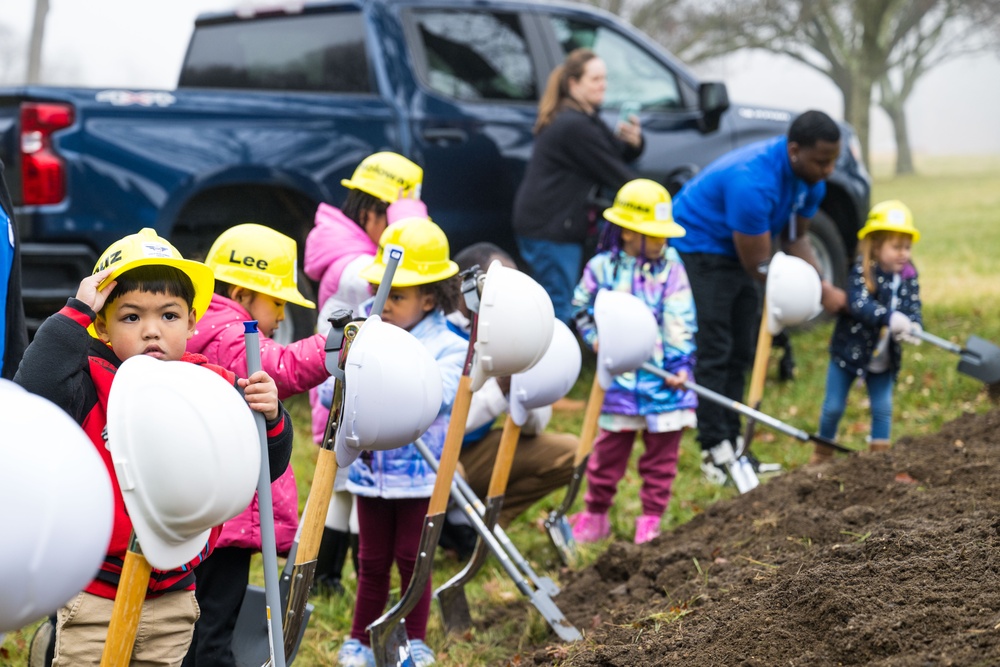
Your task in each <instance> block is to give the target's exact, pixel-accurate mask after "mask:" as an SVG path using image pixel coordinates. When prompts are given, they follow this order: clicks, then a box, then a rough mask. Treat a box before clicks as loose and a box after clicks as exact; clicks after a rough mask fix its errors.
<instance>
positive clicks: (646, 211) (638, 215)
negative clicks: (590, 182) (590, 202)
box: [604, 178, 686, 239]
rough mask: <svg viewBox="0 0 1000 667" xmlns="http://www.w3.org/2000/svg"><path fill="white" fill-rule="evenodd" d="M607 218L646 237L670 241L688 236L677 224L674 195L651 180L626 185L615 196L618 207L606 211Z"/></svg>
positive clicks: (639, 180)
mask: <svg viewBox="0 0 1000 667" xmlns="http://www.w3.org/2000/svg"><path fill="white" fill-rule="evenodd" d="M604 217H605V218H606V219H608V220H610V221H611V222H613V223H615V224H616V225H618V226H619V227H624V228H625V229H631V230H632V231H633V232H639V233H640V234H644V235H645V236H653V237H656V238H661V239H667V238H676V237H678V236H684V234H686V232H685V231H684V228H683V227H681V226H680V225H678V224H677V223H676V222H674V215H673V207H672V205H671V201H670V193H669V192H667V189H666V188H665V187H663V186H662V185H660V184H659V183H657V182H656V181H651V180H649V179H648V178H637V179H635V180H633V181H629V182H628V183H626V184H625V185H623V186H622V187H621V189H620V190H619V191H618V194H617V195H615V203H614V204H613V205H612V206H611V208H606V209H604Z"/></svg>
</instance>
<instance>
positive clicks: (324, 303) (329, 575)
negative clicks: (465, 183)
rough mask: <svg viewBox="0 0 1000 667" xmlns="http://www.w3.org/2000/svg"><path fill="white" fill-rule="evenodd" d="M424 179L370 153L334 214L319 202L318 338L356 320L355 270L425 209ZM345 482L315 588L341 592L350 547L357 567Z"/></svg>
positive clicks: (333, 502)
mask: <svg viewBox="0 0 1000 667" xmlns="http://www.w3.org/2000/svg"><path fill="white" fill-rule="evenodd" d="M423 176H424V171H423V169H421V168H420V167H419V166H417V165H416V164H414V163H413V162H411V161H410V160H408V159H406V158H405V157H403V156H402V155H398V154H396V153H391V152H388V151H382V152H379V153H374V154H372V155H369V156H368V157H366V158H365V159H364V160H362V161H361V164H359V165H358V167H357V169H355V170H354V174H353V175H352V176H351V178H350V179H345V180H343V181H341V185H343V186H344V187H346V188H347V189H348V193H347V198H346V199H345V200H344V203H343V204H342V205H341V207H340V208H339V209H338V208H336V207H334V206H331V205H329V204H326V203H321V204H320V205H319V208H318V209H317V210H316V217H315V223H314V226H313V228H312V230H310V232H309V236H308V237H307V238H306V245H305V259H304V261H303V264H302V268H303V270H304V271H305V273H306V275H307V276H309V277H310V278H312V279H313V280H315V281H317V282H318V283H319V293H318V296H319V304H320V311H319V317H318V319H317V327H316V328H317V331H319V333H321V334H322V335H324V336H326V335H327V334H328V333H329V331H330V320H329V318H330V315H331V314H333V312H334V311H336V310H338V309H347V310H350V311H352V312H354V314H355V315H357V314H358V313H359V312H360V307H361V304H362V302H364V301H365V300H367V299H368V298H370V297H371V293H370V290H369V283H368V281H367V280H365V279H363V278H362V277H361V276H360V273H361V271H362V270H363V269H365V268H366V267H367V266H368V265H369V264H371V261H372V259H373V258H374V257H375V253H376V252H377V250H378V240H379V237H380V236H381V235H382V232H383V231H385V228H386V226H387V225H388V224H389V223H390V222H391V221H393V220H395V219H398V218H399V217H400V216H401V214H400V213H398V211H399V210H400V209H404V210H410V211H412V210H414V207H416V209H417V212H418V213H422V214H423V215H424V217H426V215H427V209H426V208H423V204H422V203H421V202H420V186H421V184H422V182H423ZM397 200H398V204H399V205H397ZM309 403H310V405H311V406H312V431H313V441H314V442H316V443H320V442H322V441H323V435H324V431H325V428H326V422H327V417H328V416H329V413H330V409H329V407H325V406H323V405H322V404H321V402H320V400H319V397H318V395H317V392H316V390H315V389H313V390H310V392H309ZM346 485H347V471H346V470H343V471H341V472H340V474H338V475H337V481H336V483H335V485H334V493H333V496H332V497H331V498H330V507H329V509H328V511H327V516H326V526H325V528H324V530H323V538H322V541H321V543H320V549H319V555H318V556H317V558H316V573H315V580H314V581H315V583H316V588H317V589H318V590H319V591H326V592H333V593H340V592H342V591H343V586H342V584H341V578H342V574H343V569H344V563H345V561H346V560H347V551H348V549H349V548H350V550H351V551H352V552H353V554H354V569H355V571H356V570H357V568H358V563H357V559H358V528H357V516H356V512H353V511H352V507H353V504H354V497H353V496H352V495H351V494H350V493H349V492H348V491H347V490H346Z"/></svg>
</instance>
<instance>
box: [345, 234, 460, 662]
mask: <svg viewBox="0 0 1000 667" xmlns="http://www.w3.org/2000/svg"><path fill="white" fill-rule="evenodd" d="M388 245H395V246H399V247H401V248H402V249H403V257H402V260H401V261H400V262H399V265H398V266H397V267H396V272H395V274H394V275H393V278H392V289H391V291H390V292H389V297H388V299H387V300H386V303H385V307H384V310H383V311H382V319H383V321H385V322H388V323H389V324H393V325H395V326H398V327H400V328H403V329H406V330H407V331H409V332H410V333H411V334H413V335H414V336H416V338H417V339H418V340H420V341H421V342H422V343H423V344H424V345H425V346H426V347H427V349H428V350H430V351H431V353H432V354H433V356H434V358H435V359H437V362H438V367H439V370H440V372H441V382H442V388H443V397H444V398H443V401H442V404H441V409H440V412H439V413H438V416H437V418H436V419H435V420H434V422H433V423H432V424H431V426H430V428H429V429H428V430H427V431H426V432H425V433H424V434H423V435H422V436H421V438H422V440H423V441H424V442H425V443H426V445H427V447H428V448H429V449H430V450H431V451H432V452H433V454H434V456H435V457H438V458H440V456H441V451H442V448H443V445H444V436H445V432H446V430H447V427H448V420H449V417H450V415H451V408H452V403H453V401H454V399H455V394H456V392H457V391H458V382H459V378H460V376H461V374H462V366H463V364H464V362H465V356H466V352H467V350H468V343H467V342H466V341H465V339H463V338H462V337H461V336H459V335H458V334H456V333H455V332H454V331H452V330H451V329H450V328H449V327H448V321H447V320H446V319H445V313H449V312H451V311H453V310H455V308H456V304H457V300H458V298H459V291H458V283H457V280H456V275H457V274H458V265H456V264H455V262H453V261H451V259H450V258H449V252H448V239H447V237H446V236H445V235H444V232H442V231H441V228H440V227H438V226H437V225H435V224H434V223H433V222H431V221H430V220H428V219H427V218H419V217H417V218H407V219H405V220H400V221H399V222H396V223H395V224H393V225H391V226H389V227H388V228H387V229H386V231H385V232H383V233H382V236H381V239H380V240H379V252H378V255H377V256H376V258H375V261H374V262H373V263H371V264H370V265H369V266H368V267H367V268H366V269H364V270H363V271H362V272H361V274H360V275H361V277H362V278H364V279H365V280H368V281H369V282H371V283H372V284H375V285H377V284H379V283H380V282H381V281H382V276H383V275H384V273H385V269H386V259H387V257H386V256H385V250H386V247H387V246H388ZM368 306H369V304H367V303H366V304H365V308H363V310H366V309H367V307H368ZM385 418H386V419H389V418H391V406H387V412H386V416H385ZM348 476H349V481H348V484H347V488H348V490H349V491H351V492H352V493H354V494H355V495H357V497H358V522H359V525H360V532H359V537H360V549H359V552H358V560H359V564H360V572H359V574H358V592H357V600H356V603H355V606H354V620H353V623H352V625H351V637H350V639H348V640H347V641H346V642H344V645H343V646H342V647H341V648H340V651H339V653H338V654H337V661H338V664H340V665H342V666H343V667H372V666H373V665H374V664H375V656H374V653H373V651H372V649H371V646H370V644H371V640H370V638H369V635H368V632H367V628H368V626H369V625H370V624H371V623H372V622H373V621H375V620H377V619H378V618H379V617H380V616H381V615H382V613H383V611H384V610H385V606H386V603H387V602H388V600H389V585H390V574H391V571H392V564H393V562H395V563H396V566H397V567H398V568H399V575H400V585H401V590H406V589H407V588H408V587H409V583H410V579H411V578H412V576H413V571H414V566H415V565H416V562H417V557H418V550H419V545H420V536H421V530H422V529H423V524H424V517H425V516H426V514H427V509H428V504H429V500H430V496H431V493H432V491H433V490H434V483H435V474H434V471H433V469H432V468H431V466H430V465H429V464H428V463H427V462H426V461H425V460H424V459H423V457H422V456H421V455H420V452H419V451H418V450H417V448H416V447H415V446H414V445H413V444H408V445H405V446H404V447H400V448H398V449H391V450H386V451H374V452H364V453H362V454H361V456H360V458H358V459H356V460H355V461H354V462H353V463H351V465H350V468H349V472H348ZM430 604H431V580H430V579H428V580H427V586H426V589H425V590H424V592H423V595H422V596H421V598H420V601H419V602H418V603H417V605H416V607H415V608H414V609H413V611H412V612H411V613H409V614H407V616H406V634H407V636H408V637H409V640H410V645H411V649H412V657H413V660H414V662H415V663H416V665H417V667H426V665H430V664H433V663H434V661H435V659H434V652H433V651H431V649H430V648H429V647H428V646H427V644H425V643H424V639H425V638H426V631H427V618H428V615H429V613H430Z"/></svg>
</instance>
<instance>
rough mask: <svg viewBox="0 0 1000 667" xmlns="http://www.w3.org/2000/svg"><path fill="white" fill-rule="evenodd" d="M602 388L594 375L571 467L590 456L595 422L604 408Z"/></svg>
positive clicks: (595, 431)
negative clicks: (578, 442)
mask: <svg viewBox="0 0 1000 667" xmlns="http://www.w3.org/2000/svg"><path fill="white" fill-rule="evenodd" d="M604 393H605V392H604V387H602V386H601V383H600V382H598V381H597V375H596V374H595V375H594V382H593V384H591V385H590V397H589V398H588V399H587V409H586V410H585V411H584V413H583V426H581V427H580V444H579V445H577V448H576V457H575V458H574V461H573V465H574V466H579V465H580V464H581V463H583V461H584V460H585V459H586V458H587V457H588V456H590V452H591V450H593V448H594V438H596V437H597V420H598V419H599V418H600V416H601V408H602V407H603V406H604Z"/></svg>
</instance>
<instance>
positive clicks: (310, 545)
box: [295, 448, 337, 565]
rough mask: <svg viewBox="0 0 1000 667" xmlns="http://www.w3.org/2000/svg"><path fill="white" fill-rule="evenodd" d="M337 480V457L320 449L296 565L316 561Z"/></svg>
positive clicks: (300, 534) (304, 517) (331, 452)
mask: <svg viewBox="0 0 1000 667" xmlns="http://www.w3.org/2000/svg"><path fill="white" fill-rule="evenodd" d="M336 478H337V455H336V454H335V453H334V451H333V450H332V449H326V448H323V449H320V450H319V456H318V457H317V458H316V471H315V472H314V473H313V481H312V487H310V489H309V500H308V502H307V503H306V511H305V514H303V516H302V530H301V532H300V533H299V546H298V550H297V551H296V552H295V563H296V565H301V564H303V563H308V562H309V561H311V560H316V556H317V555H318V554H319V545H320V542H322V540H323V527H324V526H325V524H326V511H327V507H328V506H329V505H330V498H331V497H332V496H333V483H334V481H335V480H336Z"/></svg>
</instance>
